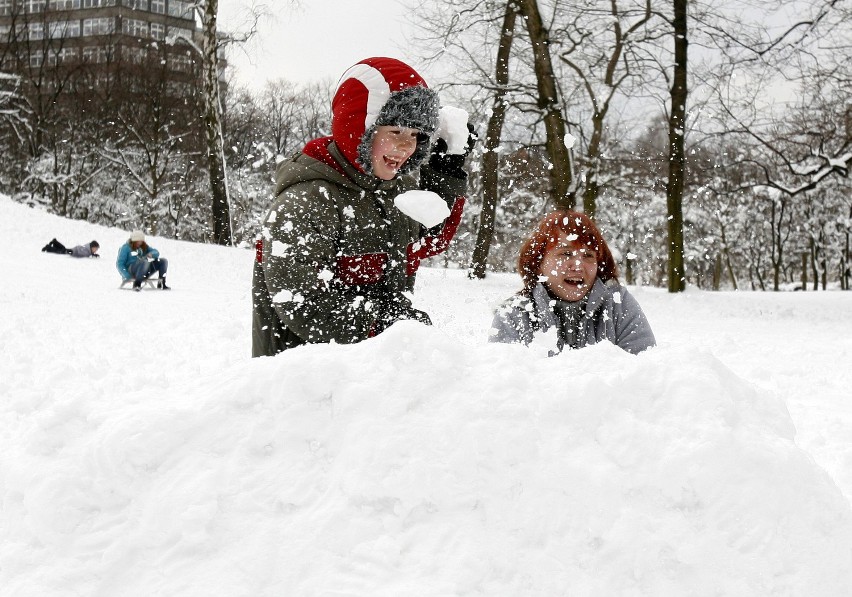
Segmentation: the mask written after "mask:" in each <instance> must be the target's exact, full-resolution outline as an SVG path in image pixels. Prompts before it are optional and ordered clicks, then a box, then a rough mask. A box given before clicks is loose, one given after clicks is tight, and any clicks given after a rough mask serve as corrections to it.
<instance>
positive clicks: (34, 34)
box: [27, 23, 44, 62]
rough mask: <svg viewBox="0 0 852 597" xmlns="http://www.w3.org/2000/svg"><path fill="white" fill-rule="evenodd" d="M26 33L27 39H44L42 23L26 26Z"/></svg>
mask: <svg viewBox="0 0 852 597" xmlns="http://www.w3.org/2000/svg"><path fill="white" fill-rule="evenodd" d="M27 33H28V35H29V39H44V23H30V24H29V25H27ZM31 62H32V61H31Z"/></svg>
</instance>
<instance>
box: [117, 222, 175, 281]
mask: <svg viewBox="0 0 852 597" xmlns="http://www.w3.org/2000/svg"><path fill="white" fill-rule="evenodd" d="M115 267H116V268H117V269H118V273H120V274H121V278H122V279H123V280H131V279H132V280H133V290H135V291H137V292H138V291H140V290H142V280H144V279H145V278H147V277H149V276H151V275H152V274H153V273H154V272H155V271H156V272H159V274H160V277H159V278H158V280H157V288H160V289H162V290H171V288H169V287H168V286H166V270H167V269H168V267H169V262H168V260H166V259H163V258H161V257H160V252H159V251H158V250H157V249H155V248H153V247H149V246H148V243H146V242H145V234H144V233H143V232H142V231H141V230H134V231H133V232H132V233H131V234H130V238H129V239H127V242H126V243H124V244H123V245H121V248H120V249H119V250H118V258H117V259H116V260H115Z"/></svg>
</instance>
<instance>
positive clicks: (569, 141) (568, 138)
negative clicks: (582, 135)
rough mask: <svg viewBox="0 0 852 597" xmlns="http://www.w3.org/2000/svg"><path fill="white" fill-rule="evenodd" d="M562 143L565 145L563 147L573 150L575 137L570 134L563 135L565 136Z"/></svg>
mask: <svg viewBox="0 0 852 597" xmlns="http://www.w3.org/2000/svg"><path fill="white" fill-rule="evenodd" d="M562 141H563V143H565V147H567V148H568V149H573V147H574V143H576V142H577V137H575V136H574V135H572V134H571V133H565V136H564V137H563V138H562Z"/></svg>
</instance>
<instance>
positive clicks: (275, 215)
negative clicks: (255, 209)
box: [266, 209, 278, 224]
mask: <svg viewBox="0 0 852 597" xmlns="http://www.w3.org/2000/svg"><path fill="white" fill-rule="evenodd" d="M276 218H278V213H277V212H276V211H275V210H274V209H273V210H272V211H270V212H269V217H267V218H266V223H267V224H274V223H275V220H276Z"/></svg>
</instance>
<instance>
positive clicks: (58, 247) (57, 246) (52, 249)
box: [41, 238, 71, 255]
mask: <svg viewBox="0 0 852 597" xmlns="http://www.w3.org/2000/svg"><path fill="white" fill-rule="evenodd" d="M41 250H42V252H44V253H61V254H63V255H69V254H70V253H71V249H66V248H65V245H63V244H62V243H61V242H59V241H58V240H56V239H55V238H54V239H53V240H52V241H50V242H49V243H47V244H46V245H44V246H43V247H42V248H41Z"/></svg>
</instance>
